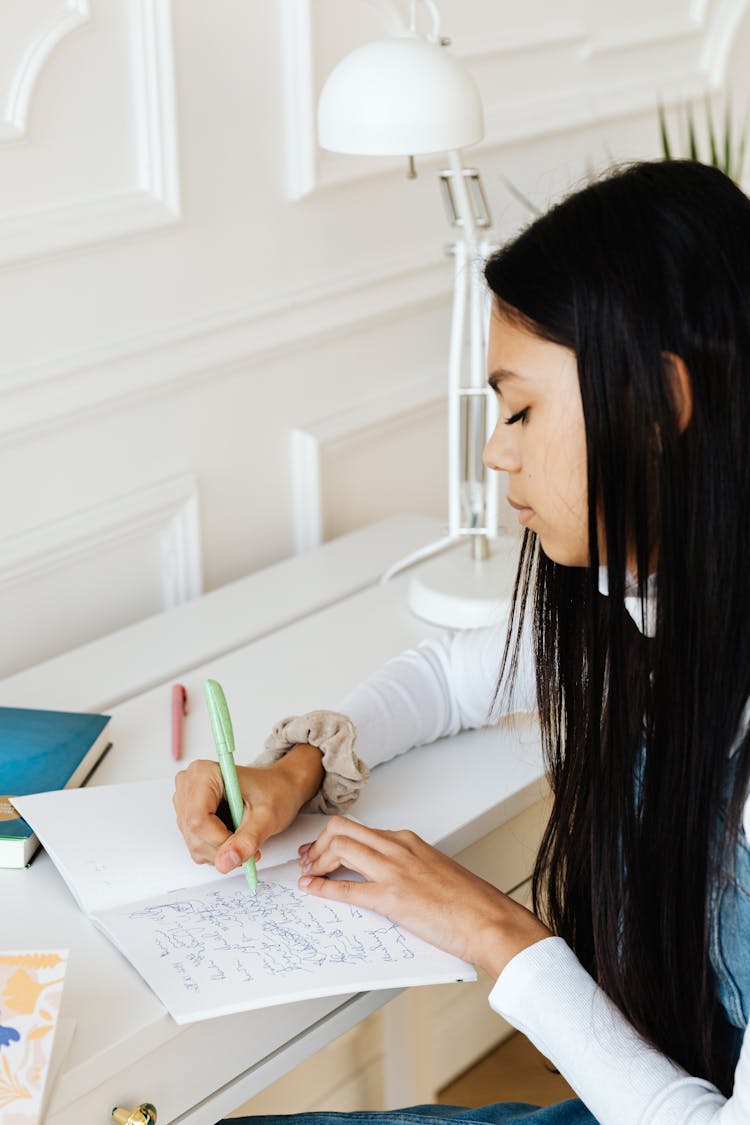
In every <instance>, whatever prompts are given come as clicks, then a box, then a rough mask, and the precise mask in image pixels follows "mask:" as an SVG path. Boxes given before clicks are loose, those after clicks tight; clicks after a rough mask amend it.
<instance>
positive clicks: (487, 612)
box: [409, 535, 521, 629]
mask: <svg viewBox="0 0 750 1125" xmlns="http://www.w3.org/2000/svg"><path fill="white" fill-rule="evenodd" d="M520 549H521V540H520V539H519V538H518V537H517V536H512V535H499V536H498V537H497V538H496V539H491V540H490V557H489V558H488V559H472V557H471V553H470V552H471V543H470V542H468V537H467V542H466V543H462V544H459V545H458V547H457V548H456V549H455V550H453V551H449V552H447V553H446V554H443V555H441V556H440V557H439V558H436V559H433V560H432V561H431V562H428V563H425V564H424V565H423V566H420V567H419V569H418V570H415V572H414V574H413V575H412V579H411V582H410V583H409V609H410V610H411V611H412V613H413V614H414V616H415V617H419V618H421V619H422V620H423V621H429V622H430V624H432V625H442V626H444V627H445V628H448V629H478V628H481V627H482V626H483V625H497V624H499V623H500V622H504V621H506V620H507V617H508V613H509V610H510V599H511V596H512V594H513V584H514V582H515V579H516V570H517V568H518V555H519V552H520Z"/></svg>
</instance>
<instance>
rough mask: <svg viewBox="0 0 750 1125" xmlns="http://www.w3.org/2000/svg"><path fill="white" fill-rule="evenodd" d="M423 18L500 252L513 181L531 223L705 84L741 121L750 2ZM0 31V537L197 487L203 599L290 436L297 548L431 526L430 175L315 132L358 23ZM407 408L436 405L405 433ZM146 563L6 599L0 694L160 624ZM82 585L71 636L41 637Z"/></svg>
mask: <svg viewBox="0 0 750 1125" xmlns="http://www.w3.org/2000/svg"><path fill="white" fill-rule="evenodd" d="M405 6H406V5H405V2H404V7H405ZM440 6H441V11H442V13H443V25H444V31H445V33H446V34H448V35H449V36H451V38H452V40H453V48H452V49H453V50H455V52H456V53H457V54H458V55H459V56H461V57H462V58H463V59H464V60H465V61H466V63H467V65H469V66H470V68H471V69H472V71H473V72H474V74H475V77H476V79H477V81H478V83H479V85H480V87H481V89H482V93H483V96H484V99H485V105H486V111H487V123H488V134H487V139H486V141H485V142H484V143H483V144H482V145H480V146H477V147H476V148H475V149H474V150H472V151H471V152H469V153H467V160H468V161H470V162H473V163H476V164H477V165H478V166H479V167H480V168H481V171H482V176H483V180H484V183H485V187H486V190H487V194H488V196H489V199H490V203H491V207H492V210H493V215H494V219H495V234H496V237H497V238H498V239H502V238H504V237H507V236H508V235H509V234H511V233H512V232H513V231H514V230H515V229H516V228H517V226H518V225H519V223H521V222H525V221H527V219H528V213H527V212H526V210H525V209H524V207H523V206H522V205H521V204H520V203H519V202H517V201H516V200H515V199H514V197H513V196H512V195H511V194H510V192H509V191H508V189H507V188H506V186H505V178H507V179H510V180H511V181H512V182H513V183H514V184H516V185H517V186H518V187H519V188H520V189H521V190H522V191H523V192H525V193H526V195H527V196H529V197H530V198H531V199H532V200H533V202H534V203H535V205H537V206H545V205H546V204H547V203H548V202H549V201H551V200H553V199H555V198H557V197H558V196H559V194H560V193H561V192H562V191H564V190H566V189H567V188H568V187H569V186H570V185H571V184H574V183H578V182H580V181H581V179H582V178H583V175H584V172H585V169H586V167H587V165H589V164H591V165H594V166H599V165H601V164H603V163H604V162H605V161H606V160H607V159H608V158H609V157H608V154H612V155H613V156H615V157H617V158H632V157H643V156H650V155H655V154H656V153H657V152H658V133H657V129H656V116H655V112H654V107H655V105H656V103H657V101H658V99H659V98H662V99H663V100H664V101H666V102H667V104H672V105H674V104H675V103H676V102H678V101H679V100H680V99H681V98H683V97H684V96H686V95H688V94H701V95H702V94H703V93H705V92H709V93H711V94H712V96H713V97H714V100H715V102H716V104H717V105H718V104H719V102H720V98H721V91H722V88H723V87H724V86H725V85H727V84H729V85H731V87H732V89H733V91H734V94H735V100H736V103H737V106H738V111H739V110H741V109H742V108H743V107H744V104H745V103H744V101H743V98H744V97H745V96H746V95H750V89H749V88H748V74H750V68H749V67H748V66H747V58H748V50H749V49H750V45H749V44H748V36H749V35H750V19H748V14H747V9H748V4H747V0H700V2H699V0H665V2H664V3H663V4H659V5H653V4H647V3H646V2H645V0H633V2H632V3H631V2H630V0H628V2H627V3H626V2H625V0H607V2H606V3H603V2H597V3H594V2H593V0H558V2H556V3H552V0H527V2H526V3H524V4H523V5H519V4H513V3H510V0H441V5H440ZM0 20H1V21H2V27H3V36H2V39H1V41H0V263H4V266H3V268H1V269H0V308H2V310H3V332H2V348H0V439H1V440H0V481H2V484H3V487H2V489H0V538H1V539H2V540H3V541H5V542H6V543H8V542H14V543H15V544H16V545H18V543H19V542H23V541H24V537H26V540H25V541H26V542H27V543H28V542H30V541H31V540H30V539H28V537H29V536H34V535H35V534H36V533H37V532H38V529H40V528H44V527H46V526H60V525H61V524H65V523H66V521H70V520H75V518H76V516H77V514H78V513H80V512H82V511H88V512H99V513H101V515H102V520H103V521H104V523H106V518H105V513H106V512H107V511H110V512H111V511H112V506H113V505H116V504H117V502H118V500H119V498H121V497H123V496H128V495H133V494H138V495H144V494H145V493H146V492H147V491H148V490H149V489H150V488H152V487H153V486H154V482H159V481H165V480H175V479H182V478H183V477H185V476H186V475H192V476H194V477H195V481H196V493H197V496H198V498H199V506H200V513H201V520H200V528H198V525H197V523H195V526H194V528H193V532H191V534H199V536H200V540H201V544H200V545H201V552H202V559H203V568H204V574H205V581H206V585H207V586H208V587H212V586H215V585H217V584H219V583H222V582H225V581H228V580H230V579H232V578H234V577H236V576H238V575H240V574H242V573H245V572H247V571H248V570H252V569H255V568H257V567H260V566H262V565H264V564H266V563H269V562H272V561H274V560H275V559H278V558H280V557H283V556H284V555H286V554H289V553H290V552H291V551H292V550H293V549H294V546H295V543H297V545H299V542H300V541H301V540H300V538H299V495H300V493H299V488H298V486H297V484H295V475H294V469H293V465H292V460H291V448H292V444H293V443H292V437H291V435H292V434H293V432H295V431H297V432H299V433H302V434H306V435H307V436H308V438H309V439H310V441H312V442H313V445H316V443H317V452H316V453H315V456H316V457H317V458H318V469H319V472H318V478H319V482H320V491H319V494H318V497H317V499H318V507H319V512H320V516H319V518H318V522H317V525H316V526H317V528H318V532H317V533H319V534H322V535H324V536H325V535H330V534H337V533H339V532H341V531H344V530H347V529H348V528H350V527H353V526H356V525H358V524H359V523H361V522H363V521H364V520H367V519H369V518H374V517H375V516H377V515H380V514H385V513H386V512H388V511H393V510H398V509H403V507H404V505H407V506H410V507H419V508H420V509H421V510H423V511H425V512H430V513H435V514H440V512H441V511H443V510H444V506H445V473H446V466H445V451H444V436H443V433H444V431H443V426H444V423H443V420H442V415H441V405H440V402H441V396H442V395H443V393H444V387H445V384H446V378H447V376H446V368H447V345H448V329H449V311H450V287H451V275H452V270H451V266H450V263H449V261H448V260H446V259H445V257H444V255H443V246H444V244H445V243H446V242H447V241H449V240H450V238H451V231H450V228H449V227H448V225H447V223H446V220H445V217H444V214H443V209H442V203H441V199H440V196H439V192H438V188H437V183H436V175H435V173H436V170H437V169H438V167H439V166H440V161H439V160H437V159H436V160H432V161H429V160H425V161H420V162H419V165H418V167H419V173H420V174H419V177H418V178H417V179H416V180H415V181H407V180H406V179H405V177H404V175H403V172H404V169H403V167H402V166H401V164H400V163H396V164H394V163H393V162H392V161H387V160H386V161H382V160H375V159H373V160H370V159H367V158H348V157H345V156H340V155H336V154H330V153H322V152H320V151H319V150H318V149H317V146H316V145H315V138H314V131H313V120H314V112H315V101H316V98H317V93H318V91H319V89H320V87H321V85H322V83H323V81H324V79H325V76H326V75H327V73H328V72H329V70H330V69H331V67H332V66H333V65H335V63H336V61H337V60H338V59H339V58H341V57H342V55H343V54H345V53H346V52H347V51H348V50H350V49H352V48H353V47H354V46H356V45H357V44H358V43H361V42H365V41H366V40H368V39H369V38H372V37H374V36H376V35H379V34H381V33H382V26H381V23H380V16H379V14H378V12H377V10H376V7H375V6H374V5H371V4H367V3H364V2H360V0H273V2H272V3H263V4H261V3H252V4H248V3H247V2H246V0H217V2H216V3H215V4H211V5H207V4H206V3H205V0H172V3H170V2H169V0H67V2H66V0H0ZM14 91H15V93H14ZM738 116H740V113H739V112H738ZM290 195H296V196H297V197H298V198H296V199H294V200H292V199H290ZM415 387H419V388H421V390H420V395H421V396H422V400H421V401H423V403H424V404H429V403H432V404H433V405H432V406H429V405H427V406H425V408H424V409H422V408H421V407H417V405H416V400H415V401H414V402H412V403H411V405H410V406H409V407H408V408H406V409H404V410H403V417H401V418H399V411H400V410H401V406H402V405H403V403H404V401H405V399H404V396H406V398H408V397H409V395H410V394H411V393H412V391H413V389H414V388H415ZM410 388H411V390H410ZM418 397H419V396H418ZM399 404H401V405H399ZM363 419H365V420H364V421H363ZM196 504H197V501H196ZM295 505H296V507H295ZM196 510H197V509H196ZM68 526H72V525H70V524H69V525H68ZM159 534H160V533H154V534H153V535H151V536H150V537H149V536H146V538H145V539H143V540H142V541H140V542H139V543H135V541H134V540H133V539H131V540H130V545H129V546H128V547H127V550H126V548H125V547H123V549H122V554H121V556H119V558H120V559H121V560H124V559H125V558H126V555H127V558H128V563H127V566H124V565H123V566H120V562H119V561H118V559H117V557H113V555H112V553H111V551H110V548H109V547H107V546H106V545H105V543H104V542H103V541H102V542H101V543H100V544H99V546H98V547H97V548H96V549H95V550H94V551H93V553H91V554H89V555H87V556H86V562H85V564H84V562H83V561H82V560H81V561H80V564H71V566H70V567H68V570H67V572H66V571H65V568H60V569H58V570H55V571H48V572H45V575H44V576H42V574H41V572H38V573H37V574H36V577H35V578H33V579H32V578H31V577H30V576H29V575H27V581H25V582H24V583H22V584H19V585H17V586H14V587H13V588H12V590H13V592H12V597H11V586H9V585H6V586H5V587H3V586H2V584H0V611H2V612H5V610H6V609H7V613H8V615H9V616H8V617H7V619H8V621H12V622H14V627H13V633H14V635H15V636H17V637H18V638H22V639H19V640H17V641H14V642H13V644H11V645H10V646H9V647H8V649H7V652H5V653H4V660H5V664H4V667H5V668H6V669H10V668H11V667H14V666H15V667H21V666H22V665H23V664H24V663H27V662H28V661H29V660H31V659H37V658H39V657H41V656H42V655H44V654H45V653H47V652H52V651H54V650H56V649H58V648H59V647H60V646H61V645H64V644H65V643H66V640H67V643H74V642H76V641H78V640H82V639H84V638H85V637H87V636H93V635H95V634H96V633H97V632H101V631H103V630H105V629H108V628H111V627H112V626H113V624H117V623H122V622H124V621H125V620H130V619H133V618H135V617H137V616H140V615H142V614H145V613H148V612H152V611H154V610H155V609H158V608H159V607H160V606H161V605H163V604H164V600H163V593H162V570H163V564H164V560H163V556H162V553H161V547H160V546H159V543H160V539H159ZM303 538H304V537H303ZM128 552H131V553H130V554H128ZM132 552H134V553H132ZM79 565H80V569H77V568H78V567H79ZM0 570H2V559H1V558H0ZM115 573H116V574H117V582H116V583H115V586H116V587H117V592H116V593H115V590H114V588H113V587H112V584H111V583H109V584H108V578H109V575H110V574H115ZM84 576H85V581H84ZM79 579H80V582H79ZM76 583H78V585H77V586H75V589H76V590H77V591H78V593H79V594H80V598H78V599H77V600H79V602H80V606H81V612H79V613H78V614H77V615H76V619H75V621H73V620H71V619H70V618H69V616H67V615H66V614H60V615H57V616H56V615H55V614H54V606H55V604H56V603H58V602H59V604H60V605H64V606H68V605H69V604H70V603H71V596H70V594H71V590H72V589H73V587H74V585H75V584H76ZM43 586H44V588H42V587H43ZM190 588H191V587H190V582H189V580H188V577H187V576H186V575H183V587H182V589H183V592H184V591H188V592H189V589H190ZM94 593H95V594H96V596H95V597H94ZM11 602H12V604H11ZM35 604H36V605H37V606H38V607H39V611H40V613H41V607H44V612H45V614H46V620H47V621H48V622H49V625H48V627H45V626H44V625H42V624H41V623H40V622H41V620H42V618H41V617H34V605H35ZM14 615H15V616H14ZM32 618H33V619H34V620H35V621H36V622H37V624H36V625H35V626H34V630H33V636H34V639H33V644H32V643H30V642H28V640H27V639H23V638H26V637H27V636H28V635H29V634H24V631H23V629H22V628H21V627H20V625H19V623H20V622H21V621H22V620H26V619H28V620H31V619H32Z"/></svg>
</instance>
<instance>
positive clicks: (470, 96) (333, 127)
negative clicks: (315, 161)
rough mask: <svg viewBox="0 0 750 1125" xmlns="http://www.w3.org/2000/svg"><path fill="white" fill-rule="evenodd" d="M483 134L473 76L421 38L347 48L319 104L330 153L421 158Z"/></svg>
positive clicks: (323, 141)
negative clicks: (348, 50)
mask: <svg viewBox="0 0 750 1125" xmlns="http://www.w3.org/2000/svg"><path fill="white" fill-rule="evenodd" d="M483 135H484V118H483V113H482V101H481V98H480V96H479V91H478V90H477V87H476V85H475V84H474V80H473V79H472V78H471V76H470V75H469V74H468V72H467V71H466V70H465V69H464V67H463V66H461V64H460V63H459V62H457V61H456V60H455V59H454V58H451V56H450V55H449V54H448V52H447V51H446V49H445V48H444V47H441V46H439V45H438V44H437V43H430V42H427V41H426V40H425V39H421V38H418V37H410V36H404V37H402V38H398V39H396V38H394V39H383V40H378V41H376V42H374V43H368V44H366V45H365V46H364V47H359V48H357V50H355V51H352V53H351V54H350V55H347V56H346V57H345V58H344V59H342V60H341V62H340V63H339V64H338V66H337V67H336V68H335V69H334V70H333V71H332V72H331V74H330V75H329V77H328V81H327V82H326V84H325V86H324V87H323V91H322V93H321V95H320V100H319V102H318V139H319V141H320V144H321V145H322V147H323V148H327V149H331V150H332V151H334V152H348V153H359V154H363V155H369V156H418V155H420V154H425V153H431V152H450V151H452V150H454V149H459V148H464V147H465V146H466V145H472V144H475V143H476V142H477V141H479V140H481V139H482V137H483Z"/></svg>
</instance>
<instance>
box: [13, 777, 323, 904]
mask: <svg viewBox="0 0 750 1125" xmlns="http://www.w3.org/2000/svg"><path fill="white" fill-rule="evenodd" d="M173 791H174V782H173V781H172V779H171V778H163V779H162V778H160V779H158V780H156V781H135V782H127V783H125V784H121V785H93V786H91V787H90V788H87V789H63V790H57V791H56V792H52V793H37V794H35V795H33V796H30V797H17V798H14V800H13V804H14V805H15V806H16V808H17V809H18V811H19V812H20V814H21V816H22V817H23V818H24V819H25V820H27V821H28V822H29V824H30V825H31V827H32V828H33V829H34V831H35V832H36V834H37V836H38V837H39V839H40V840H41V842H42V845H43V846H44V848H45V850H46V851H47V853H48V854H49V856H50V859H51V860H52V862H53V863H54V864H55V866H56V867H57V869H58V870H59V872H60V874H61V875H62V877H63V879H64V880H65V882H66V883H67V885H68V887H69V888H70V890H71V892H72V893H73V895H74V897H75V898H76V900H77V902H78V904H79V906H80V907H81V908H82V909H83V910H84V912H85V913H87V914H91V913H93V912H94V911H95V910H106V909H107V908H108V907H111V906H115V905H117V904H118V903H123V902H131V901H133V900H134V899H141V898H143V897H144V896H145V897H151V896H152V895H158V894H163V892H164V891H167V890H172V889H174V888H180V887H194V886H200V885H201V884H203V883H209V882H213V881H214V880H215V879H216V878H217V877H219V876H218V873H217V871H216V869H215V868H214V867H213V866H212V865H211V864H197V863H194V862H193V860H192V859H191V858H190V854H189V852H188V850H187V846H186V844H185V841H184V839H183V837H182V835H181V833H180V831H179V829H178V827H177V822H176V820H175V813H174V807H173V805H172V793H173ZM326 820H327V818H326V817H325V816H321V815H319V814H304V815H302V816H300V817H298V818H297V820H296V821H295V823H294V824H293V825H291V827H290V828H289V829H287V831H286V832H284V833H282V834H281V835H279V836H276V837H273V838H272V839H270V840H269V841H268V842H267V843H266V844H265V845H264V847H263V849H262V851H263V855H262V858H261V860H260V861H259V863H258V869H259V870H263V869H264V868H266V867H270V866H275V865H276V864H278V863H285V862H287V861H288V860H290V859H293V858H295V859H296V856H297V848H298V847H299V845H300V844H302V843H306V842H307V841H309V840H314V839H315V837H316V836H317V835H318V834H319V833H320V832H321V831H322V829H323V827H324V825H325V823H326Z"/></svg>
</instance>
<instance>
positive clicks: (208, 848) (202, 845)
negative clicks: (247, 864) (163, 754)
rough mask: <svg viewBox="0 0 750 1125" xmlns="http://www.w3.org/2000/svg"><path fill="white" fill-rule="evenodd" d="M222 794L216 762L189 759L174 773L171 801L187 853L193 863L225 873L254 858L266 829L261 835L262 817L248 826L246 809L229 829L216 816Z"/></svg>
mask: <svg viewBox="0 0 750 1125" xmlns="http://www.w3.org/2000/svg"><path fill="white" fill-rule="evenodd" d="M223 797H224V786H223V783H222V780H221V771H220V769H219V766H218V764H217V763H216V762H211V761H203V760H202V761H196V762H191V763H190V765H189V766H188V767H187V769H184V770H180V772H179V773H178V774H177V775H176V776H175V793H174V796H173V798H172V803H173V804H174V808H175V813H176V816H177V825H178V827H179V829H180V831H181V832H182V835H183V836H184V838H185V842H186V843H187V846H188V850H189V852H190V855H191V856H192V858H193V860H194V861H195V862H196V863H213V864H214V865H215V866H216V867H217V869H218V870H219V871H221V872H222V873H225V872H227V871H233V870H234V868H235V867H238V866H239V865H240V864H241V863H243V862H244V861H245V860H246V859H250V857H251V856H252V857H254V858H255V859H257V858H258V857H259V855H260V852H259V851H258V845H259V843H260V842H261V840H264V839H265V838H266V836H267V835H268V832H265V834H264V824H263V823H262V821H263V817H262V816H259V817H257V818H256V822H257V823H256V822H254V823H253V826H252V828H251V827H250V824H249V818H248V810H247V808H246V809H245V815H244V817H243V819H242V823H241V825H240V827H239V828H238V829H237V831H236V832H234V833H232V832H230V830H229V829H228V828H227V826H226V824H225V823H224V821H223V820H222V819H221V817H220V816H218V815H217V810H218V808H219V805H220V804H221V801H222V799H223Z"/></svg>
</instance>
